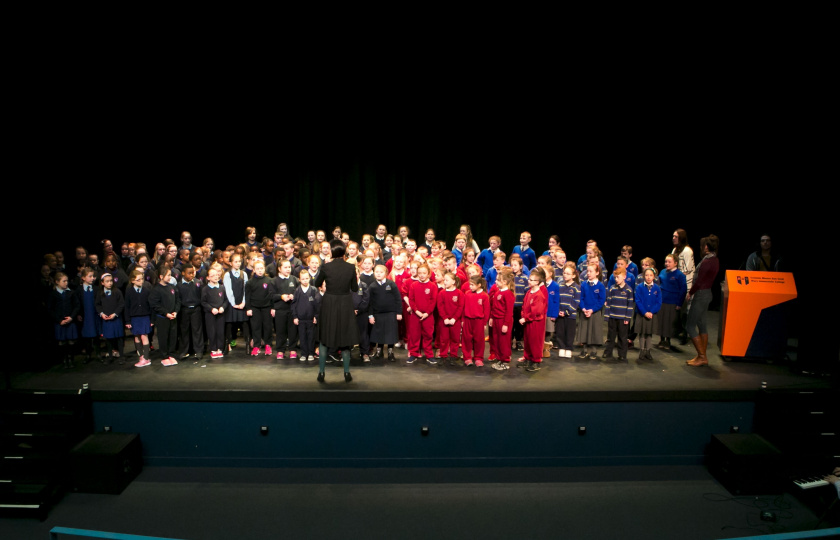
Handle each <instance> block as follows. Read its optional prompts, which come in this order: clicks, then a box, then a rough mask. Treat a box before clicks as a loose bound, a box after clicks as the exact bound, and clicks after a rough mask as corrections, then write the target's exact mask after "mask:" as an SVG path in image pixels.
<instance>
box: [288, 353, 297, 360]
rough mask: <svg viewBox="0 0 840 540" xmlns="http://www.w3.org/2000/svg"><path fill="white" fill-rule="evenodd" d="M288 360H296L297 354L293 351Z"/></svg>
mask: <svg viewBox="0 0 840 540" xmlns="http://www.w3.org/2000/svg"><path fill="white" fill-rule="evenodd" d="M289 358H292V359H295V358H297V353H296V352H295V351H292V352H290V353H289Z"/></svg>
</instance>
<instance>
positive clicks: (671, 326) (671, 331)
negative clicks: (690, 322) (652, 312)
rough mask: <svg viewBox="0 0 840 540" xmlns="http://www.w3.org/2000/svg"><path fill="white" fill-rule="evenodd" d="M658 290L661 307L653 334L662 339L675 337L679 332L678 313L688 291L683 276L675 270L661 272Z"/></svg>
mask: <svg viewBox="0 0 840 540" xmlns="http://www.w3.org/2000/svg"><path fill="white" fill-rule="evenodd" d="M659 289H660V291H661V292H662V306H661V308H660V309H659V313H658V316H657V317H656V326H655V328H654V332H653V333H654V334H656V335H658V336H660V337H662V338H672V337H677V336H678V335H679V332H680V329H679V327H678V325H679V322H680V311H682V305H683V302H685V295H686V292H687V291H688V283H687V280H686V278H685V274H683V273H682V271H680V270H679V269H677V268H675V269H674V270H672V271H671V272H669V271H668V270H662V272H660V274H659ZM677 308H680V310H677Z"/></svg>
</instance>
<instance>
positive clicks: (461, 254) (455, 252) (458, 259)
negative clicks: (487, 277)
mask: <svg viewBox="0 0 840 540" xmlns="http://www.w3.org/2000/svg"><path fill="white" fill-rule="evenodd" d="M452 254H453V255H455V261H456V262H457V263H458V264H459V265H460V264H461V259H462V258H463V257H464V252H463V251H461V250H460V249H458V248H456V247H454V248H452Z"/></svg>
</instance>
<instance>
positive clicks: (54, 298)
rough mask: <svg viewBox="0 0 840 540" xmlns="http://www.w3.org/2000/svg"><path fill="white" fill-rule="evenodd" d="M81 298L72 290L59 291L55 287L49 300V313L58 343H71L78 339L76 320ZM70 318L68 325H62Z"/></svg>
mask: <svg viewBox="0 0 840 540" xmlns="http://www.w3.org/2000/svg"><path fill="white" fill-rule="evenodd" d="M79 309H80V305H79V297H78V296H76V295H75V294H74V293H73V291H71V290H70V289H63V290H60V289H57V288H55V287H53V290H52V291H51V292H50V295H49V297H48V299H47V312H48V313H49V314H50V317H51V318H52V320H53V322H54V323H55V332H54V334H55V339H56V340H58V341H71V340H75V339H78V337H79V330H78V328H77V327H76V323H75V319H76V316H77V315H78V314H79ZM67 317H70V318H71V319H73V320H71V321H70V322H69V323H68V324H61V321H63V320H64V319H65V318H67Z"/></svg>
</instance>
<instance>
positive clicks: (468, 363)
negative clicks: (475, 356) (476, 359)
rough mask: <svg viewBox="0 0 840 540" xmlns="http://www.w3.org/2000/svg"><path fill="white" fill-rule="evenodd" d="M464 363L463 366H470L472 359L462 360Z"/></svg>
mask: <svg viewBox="0 0 840 540" xmlns="http://www.w3.org/2000/svg"><path fill="white" fill-rule="evenodd" d="M464 365H465V366H471V365H473V361H472V360H464Z"/></svg>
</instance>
